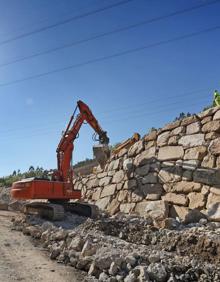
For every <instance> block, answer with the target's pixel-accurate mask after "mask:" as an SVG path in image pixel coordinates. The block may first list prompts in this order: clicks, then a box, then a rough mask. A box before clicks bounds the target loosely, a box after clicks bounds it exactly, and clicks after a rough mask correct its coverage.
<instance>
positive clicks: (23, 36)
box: [0, 0, 134, 45]
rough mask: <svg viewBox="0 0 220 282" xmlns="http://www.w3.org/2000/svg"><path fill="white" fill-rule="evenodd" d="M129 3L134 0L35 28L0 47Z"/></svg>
mask: <svg viewBox="0 0 220 282" xmlns="http://www.w3.org/2000/svg"><path fill="white" fill-rule="evenodd" d="M131 1H134V0H123V1H120V2H117V3H115V4H111V5H108V6H105V7H102V8H99V9H96V10H92V11H89V12H86V13H83V14H80V15H77V16H73V17H70V18H68V19H65V20H62V21H59V22H57V23H54V24H50V25H47V26H43V27H40V28H37V29H35V30H33V31H29V32H26V33H22V34H20V35H17V36H15V37H12V38H9V39H6V40H2V41H0V45H4V44H7V43H10V42H12V41H15V40H18V39H21V38H25V37H28V36H31V35H33V34H37V33H40V32H43V31H46V30H49V29H52V28H55V27H57V26H61V25H65V24H67V23H70V22H73V21H76V20H79V19H82V18H85V17H88V16H92V15H95V14H98V13H101V12H104V11H106V10H109V9H112V8H115V7H118V6H122V5H125V4H127V3H129V2H131Z"/></svg>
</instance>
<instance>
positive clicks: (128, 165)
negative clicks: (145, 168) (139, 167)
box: [123, 158, 134, 171]
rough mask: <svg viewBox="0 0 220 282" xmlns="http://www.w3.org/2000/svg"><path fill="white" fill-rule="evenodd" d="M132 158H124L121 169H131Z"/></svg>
mask: <svg viewBox="0 0 220 282" xmlns="http://www.w3.org/2000/svg"><path fill="white" fill-rule="evenodd" d="M133 167H134V165H133V159H132V158H128V159H125V160H124V162H123V169H124V170H125V171H132V170H133Z"/></svg>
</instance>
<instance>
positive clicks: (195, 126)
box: [186, 121, 201, 134]
mask: <svg viewBox="0 0 220 282" xmlns="http://www.w3.org/2000/svg"><path fill="white" fill-rule="evenodd" d="M200 129H201V124H200V122H199V121H197V122H194V123H191V124H189V125H188V126H187V127H186V134H195V133H198V132H200Z"/></svg>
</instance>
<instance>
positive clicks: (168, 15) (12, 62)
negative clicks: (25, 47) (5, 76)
mask: <svg viewBox="0 0 220 282" xmlns="http://www.w3.org/2000/svg"><path fill="white" fill-rule="evenodd" d="M219 2H220V0H215V1H211V2H208V3H203V4H200V5H196V6H193V7H190V8H185V9H182V10H178V11H175V12H171V13H169V14H166V15H163V16H158V17H155V18H151V19H147V20H144V21H140V22H138V23H134V24H131V25H127V26H124V27H121V28H116V29H113V30H111V31H107V32H104V33H100V34H97V35H93V36H90V37H87V38H84V39H81V40H77V41H73V42H71V43H68V44H64V45H62V46H59V47H55V48H51V49H48V50H45V51H41V52H37V53H34V54H32V55H28V56H24V57H20V58H17V59H14V60H11V61H8V62H5V63H2V64H0V67H4V66H8V65H12V64H15V63H18V62H21V61H25V60H28V59H32V58H36V57H39V56H42V55H47V54H51V53H54V52H57V51H60V50H63V49H66V48H70V47H74V46H77V45H80V44H83V43H86V42H90V41H94V40H97V39H100V38H103V37H107V36H110V35H113V34H117V33H120V32H124V31H127V30H130V29H134V28H137V27H140V26H143V25H147V24H151V23H154V22H157V21H161V20H164V19H168V18H171V17H174V16H177V15H181V14H185V13H188V12H191V11H194V10H197V9H200V8H203V7H206V6H209V5H213V4H216V3H219Z"/></svg>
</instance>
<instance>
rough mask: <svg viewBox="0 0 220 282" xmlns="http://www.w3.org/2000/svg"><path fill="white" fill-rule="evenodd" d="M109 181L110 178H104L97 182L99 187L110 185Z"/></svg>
mask: <svg viewBox="0 0 220 282" xmlns="http://www.w3.org/2000/svg"><path fill="white" fill-rule="evenodd" d="M111 180H112V177H111V176H106V177H104V178H101V179H100V180H99V186H106V185H108V184H110V182H111Z"/></svg>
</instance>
